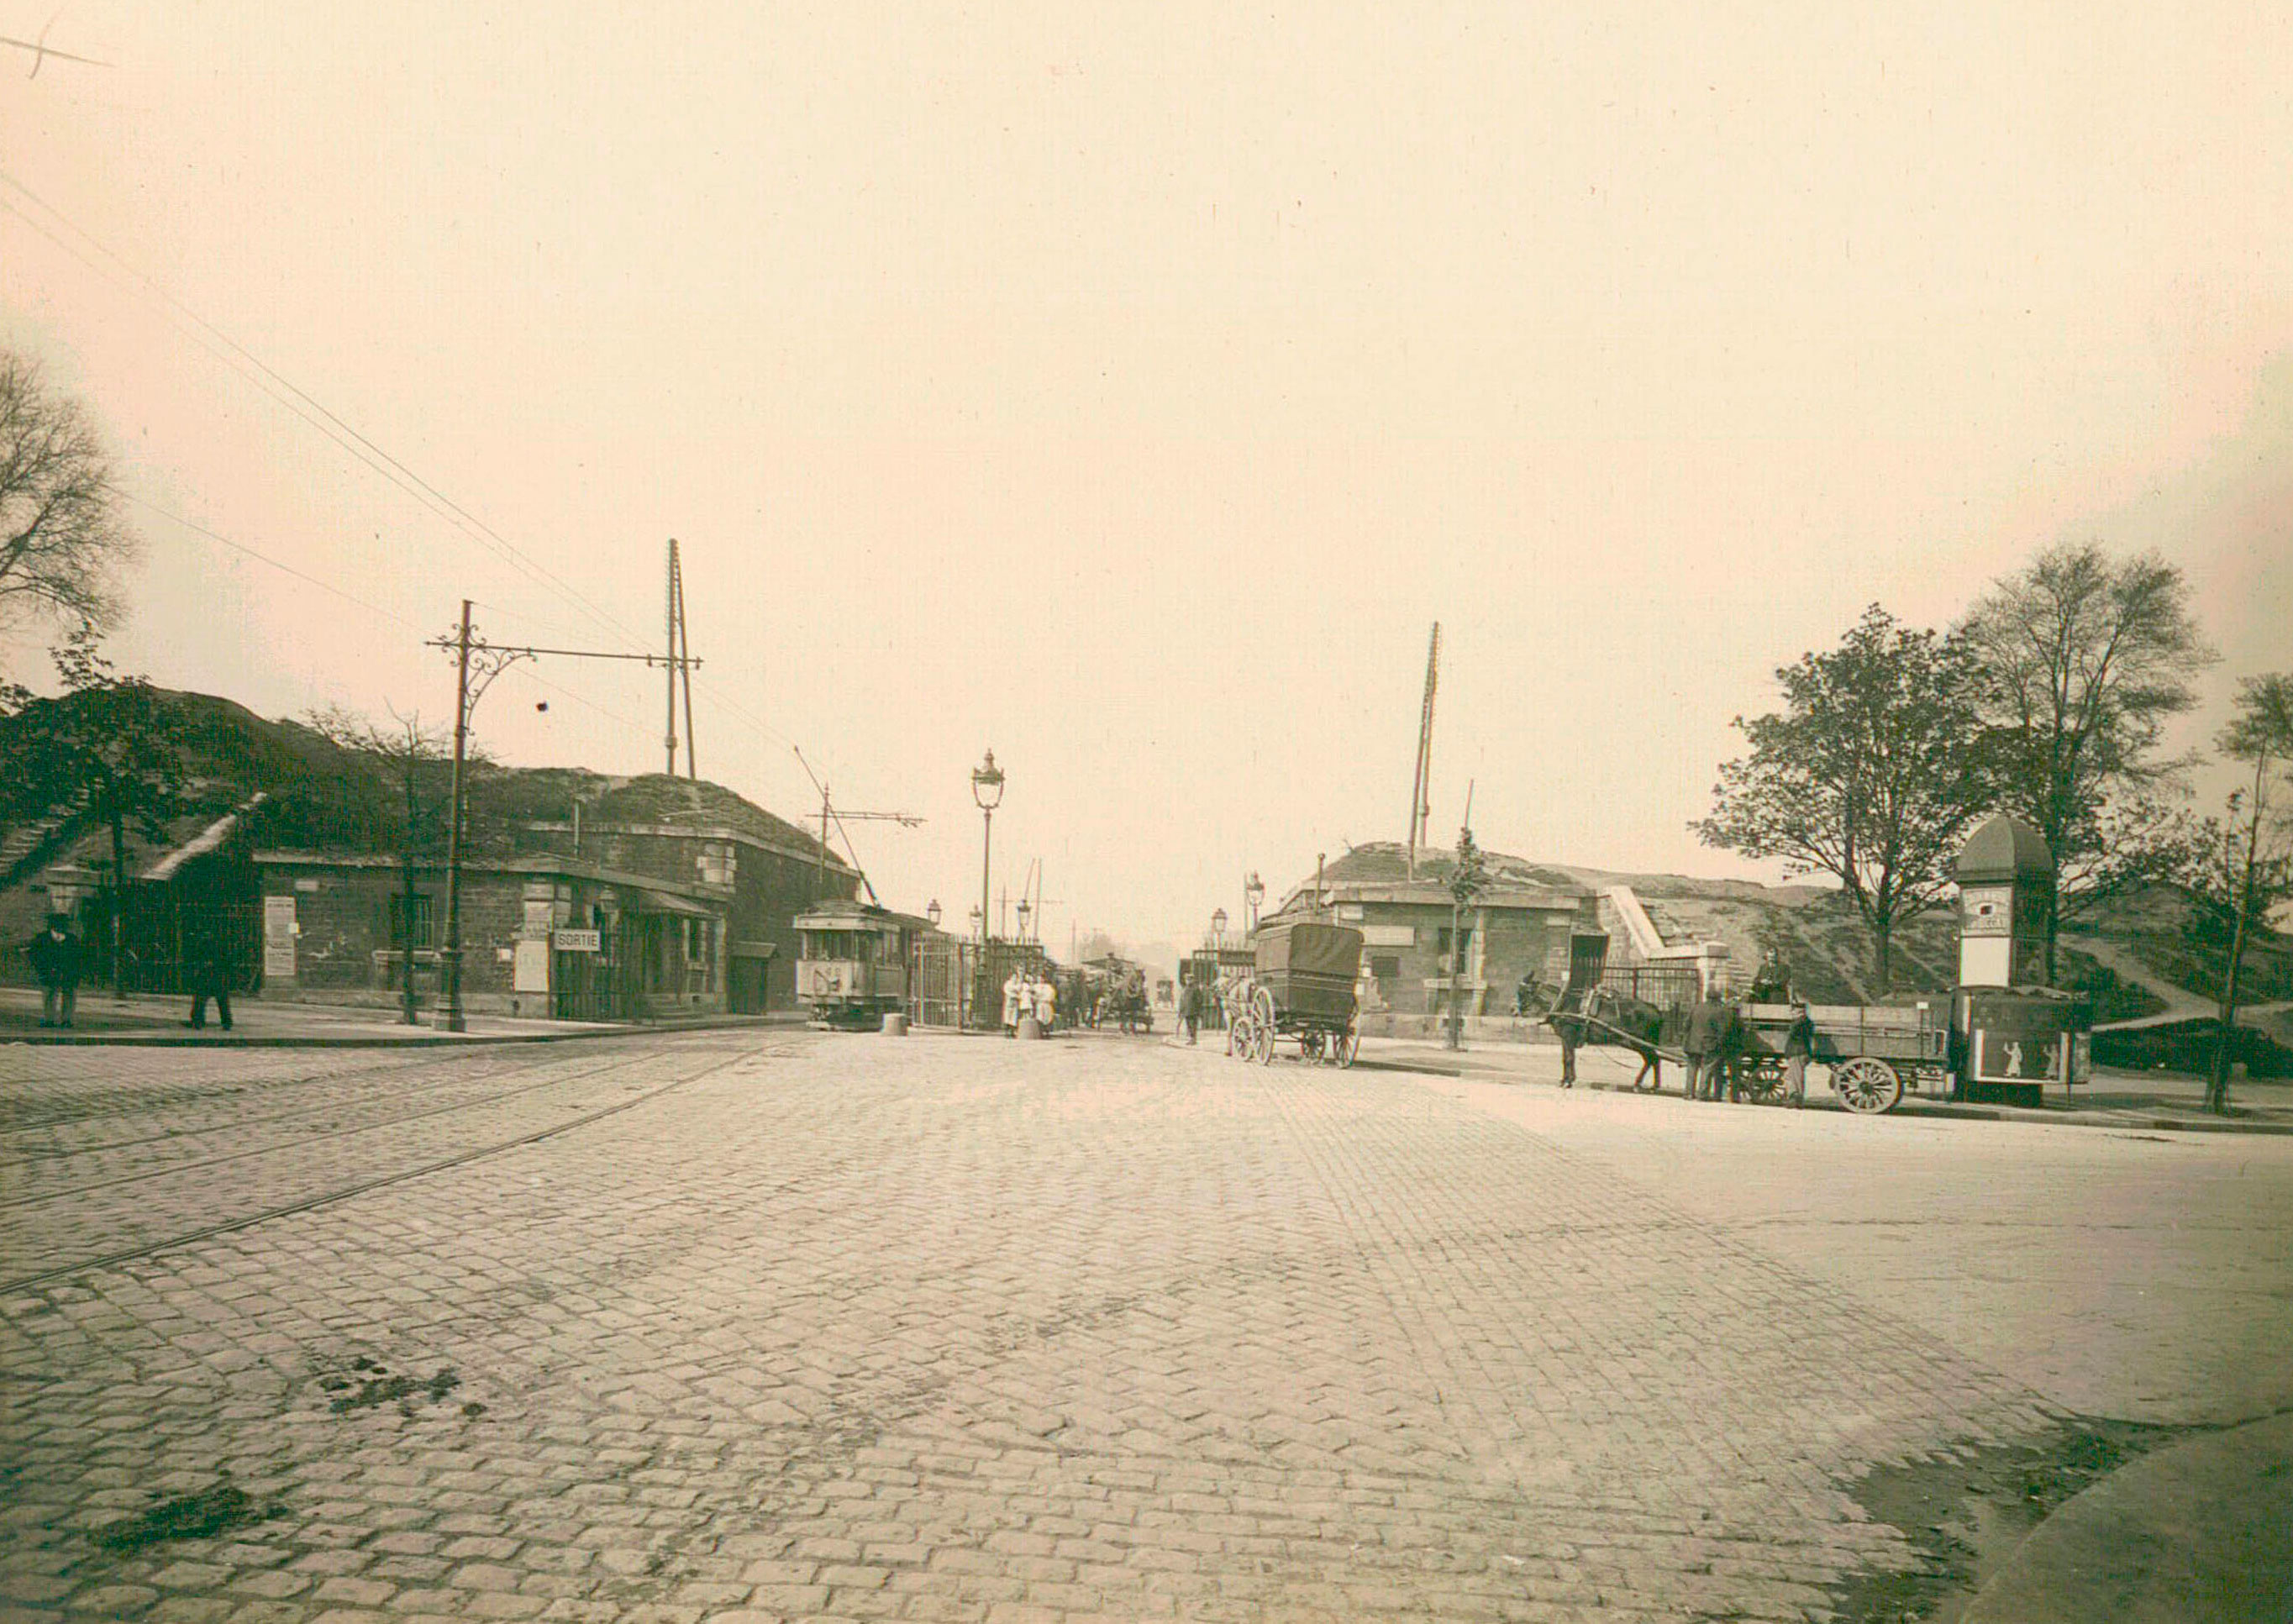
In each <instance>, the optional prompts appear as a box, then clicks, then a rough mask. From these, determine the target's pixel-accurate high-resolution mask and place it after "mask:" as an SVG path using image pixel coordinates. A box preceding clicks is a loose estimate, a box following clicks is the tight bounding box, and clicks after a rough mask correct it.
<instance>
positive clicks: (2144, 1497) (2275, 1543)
mask: <svg viewBox="0 0 2293 1624" xmlns="http://www.w3.org/2000/svg"><path fill="white" fill-rule="evenodd" d="M2097 1619H2108V1620H2113V1621H2114V1624H2169V1621H2170V1624H2182V1621H2183V1620H2202V1621H2203V1624H2248V1621H2250V1624H2261V1621H2262V1620H2269V1621H2270V1624H2276V1621H2277V1620H2285V1619H2293V1415H2281V1416H2272V1417H2269V1418H2266V1419H2264V1420H2259V1421H2254V1422H2250V1423H2248V1425H2246V1426H2235V1427H2231V1428H2230V1429H2228V1430H2227V1431H2225V1432H2217V1433H2208V1434H2203V1435H2202V1436H2200V1437H2195V1438H2189V1439H2185V1440H2184V1441H2183V1442H2180V1443H2176V1444H2174V1445H2172V1446H2170V1447H2168V1448H2166V1449H2162V1450H2158V1451H2157V1452H2156V1453H2155V1454H2151V1455H2145V1456H2143V1458H2141V1459H2139V1460H2135V1461H2131V1462H2129V1463H2128V1464H2127V1465H2126V1466H2120V1467H2119V1469H2118V1470H2117V1471H2115V1472H2113V1473H2111V1475H2109V1476H2108V1477H2105V1478H2103V1480H2102V1481H2101V1482H2100V1483H2096V1484H2094V1487H2092V1488H2091V1489H2088V1490H2087V1491H2086V1492H2085V1493H2083V1494H2081V1495H2079V1496H2078V1498H2077V1499H2072V1500H2070V1501H2069V1502H2067V1503H2066V1504H2064V1505H2063V1506H2062V1507H2060V1508H2059V1509H2057V1510H2056V1511H2055V1512H2054V1515H2052V1516H2050V1517H2048V1518H2047V1519H2046V1521H2045V1522H2043V1523H2040V1524H2038V1527H2037V1528H2035V1529H2033V1530H2032V1531H2031V1532H2030V1538H2029V1539H2025V1540H2024V1541H2023V1542H2022V1547H2021V1548H2020V1549H2019V1550H2017V1551H2016V1552H2015V1553H2014V1554H2013V1556H2011V1557H2010V1558H2008V1560H2007V1563H2006V1565H2005V1567H2004V1568H2002V1569H2001V1570H2000V1571H1998V1572H1997V1574H1996V1575H1994V1576H1993V1577H1992V1578H1991V1580H1990V1581H1989V1583H1988V1584H1986V1585H1984V1586H1983V1587H1982V1588H1981V1591H1979V1592H1978V1593H1977V1594H1976V1595H1975V1596H1974V1598H1973V1600H1972V1601H1971V1602H1969V1603H1968V1604H1967V1605H1966V1609H1965V1612H1962V1613H1961V1614H1960V1615H1959V1620H1960V1624H2087V1621H2088V1620H2097Z"/></svg>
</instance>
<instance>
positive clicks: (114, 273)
mask: <svg viewBox="0 0 2293 1624" xmlns="http://www.w3.org/2000/svg"><path fill="white" fill-rule="evenodd" d="M0 185H4V186H6V187H8V188H9V189H10V190H13V191H15V192H17V193H19V194H20V195H21V196H22V197H24V198H28V199H30V201H31V202H32V203H33V204H34V205H36V206H38V207H39V208H41V209H42V210H44V211H45V212H46V213H47V214H50V215H52V216H53V217H54V218H55V219H56V220H57V221H59V222H61V223H62V224H63V226H64V227H65V228H66V229H67V230H70V231H71V232H72V233H73V234H74V235H75V236H77V237H78V238H81V239H83V240H84V241H85V243H87V244H88V246H90V247H92V248H93V249H94V250H95V251H96V252H97V253H98V254H100V255H103V257H104V258H105V259H108V260H109V261H110V262H111V263H112V265H113V266H115V267H117V269H116V270H114V269H109V268H107V267H105V266H103V265H101V264H98V263H96V262H95V261H93V260H92V259H90V258H89V257H88V256H87V255H86V254H85V253H84V252H82V251H81V250H80V249H79V248H78V247H77V246H75V245H73V244H71V243H69V242H67V241H65V240H64V239H63V238H61V237H59V236H58V235H57V234H56V233H55V232H54V231H53V230H51V229H50V228H49V227H48V225H47V224H46V223H45V222H43V221H41V220H39V219H37V218H36V217H35V216H33V215H31V214H28V213H26V212H25V211H24V210H23V209H22V208H21V207H20V206H17V205H16V204H14V203H12V202H11V201H9V200H8V199H7V198H0V209H4V210H6V211H7V212H8V213H9V214H13V215H14V216H15V217H16V218H17V219H19V220H20V221H22V222H24V223H25V224H26V225H28V226H29V227H31V228H32V230H35V231H37V232H38V233H39V234H40V235H41V236H43V237H45V238H47V239H48V241H50V242H51V243H53V244H54V245H55V246H57V247H59V248H61V249H62V250H63V251H64V252H65V253H66V254H69V255H71V256H72V257H73V258H74V259H76V260H77V261H78V262H79V263H81V264H83V265H85V266H86V267H87V268H88V269H89V270H91V271H95V272H96V273H97V274H99V275H101V276H106V277H109V278H112V279H115V280H117V279H121V278H122V277H123V276H124V277H126V278H128V279H133V280H134V282H137V283H141V284H142V290H143V291H144V292H145V293H146V294H148V295H150V297H153V298H156V299H157V300H158V301H159V302H160V303H162V304H163V305H165V306H166V308H167V309H169V310H170V311H174V313H175V314H176V315H177V316H178V317H179V318H181V319H182V320H184V321H188V322H189V323H190V324H191V325H192V327H195V328H197V329H198V330H197V331H194V332H192V333H191V334H190V336H191V338H192V340H193V342H195V343H198V344H199V346H200V347H201V348H202V349H204V350H206V351H207V352H208V353H209V354H210V355H213V356H214V357H215V359H216V360H220V361H222V362H223V364H224V365H225V366H227V367H229V368H231V369H232V370H233V371H235V372H237V373H239V376H242V377H244V378H246V379H247V381H249V382H250V383H252V384H255V386H256V388H258V389H260V390H261V391H262V392H263V393H264V394H266V395H268V396H270V398H271V400H275V401H277V402H278V403H279V404H280V405H281V406H283V407H285V408H287V409H288V411H290V412H293V413H294V414H295V415H296V416H298V417H300V418H302V419H303V421H304V423H306V424H309V425H310V426H311V427H312V428H313V429H316V430H317V431H318V432H320V433H321V434H323V435H325V436H326V437H327V438H328V439H329V440H333V441H334V442H335V443H336V445H338V446H340V447H341V448H343V449H344V450H345V451H348V452H350V453H351V455H352V456H355V457H356V458H357V459H358V460H359V461H361V462H362V463H364V464H365V465H367V466H368V467H369V468H370V469H372V470H373V471H374V472H375V473H378V474H380V475H381V476H382V477H383V478H384V479H385V480H386V481H389V482H390V483H391V484H393V485H395V486H396V487H397V488H398V489H400V490H401V491H402V492H404V493H405V494H406V495H407V496H409V497H413V498H414V499H415V500H416V501H417V502H418V503H420V504H421V505H424V506H425V507H427V508H429V509H430V511H431V512H432V513H435V514H437V515H438V516H439V517H440V518H442V519H444V520H445V521H447V522H448V523H450V524H452V525H453V526H454V527H455V528H456V529H459V530H461V531H462V532H463V533H464V534H465V535H466V536H468V537H470V538H471V539H473V540H474V541H477V542H478V543H479V544H480V545H483V546H485V547H487V548H488V549H489V550H490V551H491V552H493V553H495V554H496V555H497V556H498V557H500V558H502V559H503V560H504V561H505V562H508V563H510V564H512V565H513V566H514V567H515V568H516V569H518V570H520V571H522V572H523V574H524V575H525V576H526V577H527V578H529V579H531V580H532V581H533V582H535V584H537V585H539V586H545V587H547V588H548V589H550V590H551V591H554V592H555V593H556V594H559V595H560V596H562V597H563V598H564V599H565V600H566V601H567V602H570V603H571V604H573V605H574V606H575V607H577V608H579V609H580V610H582V611H583V612H584V613H586V614H587V615H588V616H589V617H590V618H592V619H595V620H596V621H597V622H598V624H599V625H601V626H605V627H607V628H608V629H610V630H611V631H612V632H613V633H615V634H617V635H619V636H620V637H621V638H622V639H623V640H625V641H626V642H628V643H630V644H631V645H632V646H633V647H636V648H643V647H644V640H643V639H642V638H640V637H638V636H637V635H636V634H635V633H634V632H632V631H630V630H629V628H628V626H625V625H623V624H622V623H621V622H620V621H619V620H616V619H615V618H613V617H612V615H611V614H610V613H608V612H607V611H606V610H603V609H601V608H599V607H598V606H597V605H596V603H595V602H592V601H591V600H590V599H589V598H587V596H585V595H583V594H582V593H581V592H580V591H579V590H578V589H577V588H575V587H574V586H572V585H571V584H570V583H569V582H567V581H566V580H564V579H563V578H562V577H560V576H558V575H556V574H555V572H553V571H552V570H549V569H548V568H547V566H545V565H543V564H540V563H539V562H535V561H534V560H533V559H531V558H530V557H528V556H527V555H526V554H525V553H524V552H523V550H521V549H520V548H519V547H518V546H517V545H515V543H513V542H511V541H510V540H509V539H508V538H507V537H504V536H503V535H501V534H500V532H498V530H496V529H494V528H493V527H492V526H491V525H489V524H488V523H486V522H485V521H483V520H482V519H480V518H478V517H477V516H476V515H475V514H474V513H470V512H469V510H468V509H466V508H465V507H463V506H462V505H461V504H459V503H458V502H456V501H455V500H454V499H453V498H452V497H449V496H447V495H446V494H445V493H444V492H443V491H441V490H439V489H437V487H435V486H433V485H432V484H431V483H430V482H429V481H427V480H425V479H424V478H423V477H422V476H421V475H420V474H418V473H416V472H415V471H414V470H413V469H411V468H409V466H407V465H406V464H405V463H403V462H401V460H400V459H399V458H398V457H396V456H393V455H392V454H391V453H390V452H389V451H387V450H385V449H384V448H382V447H381V446H379V445H377V444H376V443H375V442H374V441H373V440H370V439H369V438H368V437H367V436H366V435H365V434H363V433H361V432H360V431H359V430H358V429H356V428H355V427H353V426H352V425H351V424H348V423H346V422H344V420H343V419H342V418H341V417H340V416H336V413H335V412H334V411H333V410H331V409H330V408H328V407H327V406H326V404H325V403H324V402H322V401H320V400H318V399H317V398H315V397H314V396H312V394H310V393H309V392H307V391H305V390H304V389H303V388H302V387H301V386H300V385H298V384H296V383H295V382H294V381H293V380H292V379H290V378H288V377H287V376H285V375H284V374H282V373H280V371H278V369H277V368H273V367H271V365H270V364H269V363H268V362H266V361H264V360H263V358H262V357H260V356H258V355H256V354H255V352H254V351H251V350H249V349H247V347H246V346H245V345H244V344H242V343H239V341H238V340H237V339H234V338H233V337H231V335H230V334H228V333H226V332H224V331H223V329H222V328H221V327H216V326H215V324H214V323H213V322H211V321H209V320H207V319H206V318H205V317H203V316H201V315H200V314H199V312H198V311H195V310H193V309H191V308H190V306H189V305H187V304H185V303H183V302H182V300H180V299H178V298H176V297H175V296H174V295H173V294H171V293H169V292H168V291H167V289H166V287H164V286H162V285H161V284H160V283H159V282H158V280H157V279H154V278H152V277H150V275H148V274H146V273H145V272H144V271H141V270H139V269H137V268H136V266H135V265H134V264H133V263H131V262H129V261H128V260H127V259H126V258H125V257H124V256H123V255H120V254H118V253H117V251H115V250H114V249H112V248H111V247H109V246H107V245H106V244H105V243H104V242H103V240H102V239H101V238H98V237H97V236H96V235H95V234H94V233H93V232H92V231H89V230H87V229H86V228H85V227H84V226H81V225H80V224H78V223H77V222H76V221H74V220H73V219H72V218H71V216H70V215H69V214H65V213H64V212H63V211H62V210H61V209H60V208H58V207H56V206H55V205H53V203H50V202H48V201H47V199H46V198H43V197H41V196H40V195H39V193H37V192H36V191H34V190H32V189H31V188H30V187H28V186H27V185H25V184H24V183H23V182H21V181H20V180H18V179H16V177H15V176H14V175H12V174H9V173H8V172H7V171H6V170H5V169H0ZM210 338H211V339H212V342H210ZM218 345H220V346H222V347H221V348H218V347H217V346H218ZM250 368H252V369H253V370H249V369H250ZM282 391H283V393H282ZM314 414H315V415H314Z"/></svg>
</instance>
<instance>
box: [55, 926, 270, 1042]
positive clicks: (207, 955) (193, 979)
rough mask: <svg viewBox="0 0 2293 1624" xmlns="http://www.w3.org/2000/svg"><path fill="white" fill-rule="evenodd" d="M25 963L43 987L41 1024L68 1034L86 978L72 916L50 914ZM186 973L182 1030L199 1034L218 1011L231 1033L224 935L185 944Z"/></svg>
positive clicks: (83, 949)
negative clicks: (187, 1004)
mask: <svg viewBox="0 0 2293 1624" xmlns="http://www.w3.org/2000/svg"><path fill="white" fill-rule="evenodd" d="M24 957H25V958H26V959H27V960H28V961H29V962H30V964H31V966H32V976H33V979H34V980H36V981H37V982H39V983H40V1024H41V1025H42V1026H49V1027H62V1028H69V1027H70V1026H71V1024H72V1021H73V1017H74V1016H75V1015H77V1014H78V1011H79V984H80V982H81V981H82V980H83V979H85V975H86V974H87V944H86V943H85V941H82V940H81V939H80V938H79V937H78V936H77V935H75V934H74V933H72V928H71V916H70V915H69V914H68V913H51V914H50V915H49V916H48V923H47V928H46V929H45V930H43V931H42V932H40V933H39V934H38V935H36V936H35V937H33V938H32V940H31V941H29V942H28V943H26V944H25V948H24ZM183 971H184V975H185V979H186V980H187V981H188V982H190V989H191V1013H190V1017H189V1018H188V1019H187V1020H185V1021H184V1022H183V1024H184V1025H185V1026H188V1027H190V1028H191V1029H192V1030H194V1031H197V1030H200V1029H202V1028H204V1027H205V1026H206V1025H207V1006H209V1005H213V1006H215V1018H216V1022H217V1024H219V1025H220V1026H221V1027H222V1028H223V1030H225V1031H229V1030H231V954H230V952H229V951H228V950H227V949H225V947H224V945H223V939H222V936H221V934H220V933H218V932H216V931H215V930H211V929H210V930H201V931H197V932H193V933H190V934H189V935H187V936H186V937H185V939H184V941H183Z"/></svg>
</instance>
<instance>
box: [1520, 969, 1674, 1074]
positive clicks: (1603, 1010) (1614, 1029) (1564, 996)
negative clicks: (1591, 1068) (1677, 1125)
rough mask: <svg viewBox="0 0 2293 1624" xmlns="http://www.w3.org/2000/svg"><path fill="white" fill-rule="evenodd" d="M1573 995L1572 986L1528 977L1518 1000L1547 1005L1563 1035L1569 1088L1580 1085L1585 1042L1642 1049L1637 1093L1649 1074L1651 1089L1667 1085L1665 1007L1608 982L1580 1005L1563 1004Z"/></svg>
mask: <svg viewBox="0 0 2293 1624" xmlns="http://www.w3.org/2000/svg"><path fill="white" fill-rule="evenodd" d="M1569 1001H1570V1000H1569V999H1568V993H1567V990H1566V989H1563V988H1560V987H1554V986H1552V985H1551V984H1550V983H1547V982H1523V984H1522V986H1521V989H1520V994H1519V1000H1518V1003H1519V1008H1520V1011H1521V1013H1522V1014H1532V1013H1536V1012H1538V1011H1540V1010H1541V1011H1542V1013H1541V1014H1538V1015H1537V1018H1538V1020H1539V1021H1540V1022H1542V1023H1543V1024H1544V1025H1546V1026H1549V1027H1551V1028H1552V1031H1553V1035H1554V1036H1555V1037H1557V1038H1560V1086H1561V1087H1563V1088H1572V1087H1576V1050H1577V1048H1578V1046H1580V1045H1589V1046H1592V1047H1596V1048H1603V1047H1604V1048H1618V1049H1630V1050H1631V1051H1632V1052H1633V1054H1637V1055H1639V1056H1640V1060H1641V1069H1640V1071H1638V1072H1637V1073H1635V1074H1634V1076H1633V1093H1634V1094H1638V1093H1639V1092H1640V1089H1641V1082H1642V1081H1643V1080H1646V1081H1647V1082H1648V1084H1649V1088H1650V1089H1651V1090H1657V1091H1660V1090H1661V1089H1662V1088H1663V1087H1664V1054H1663V1051H1662V1050H1660V1049H1659V1048H1657V1037H1658V1035H1659V1034H1660V1033H1661V1032H1662V1030H1664V1011H1662V1010H1661V1009H1658V1008H1657V1006H1655V1005H1653V1004H1648V1003H1643V1002H1642V1001H1641V1000H1640V999H1639V998H1626V997H1625V995H1624V994H1622V993H1620V992H1617V991H1616V990H1614V989H1612V988H1608V987H1594V988H1592V989H1591V990H1588V991H1586V992H1585V993H1584V994H1583V995H1582V996H1581V998H1580V999H1579V1000H1578V1001H1577V1006H1576V1008H1574V1009H1568V1008H1564V1007H1563V1005H1565V1004H1567V1003H1568V1002H1569Z"/></svg>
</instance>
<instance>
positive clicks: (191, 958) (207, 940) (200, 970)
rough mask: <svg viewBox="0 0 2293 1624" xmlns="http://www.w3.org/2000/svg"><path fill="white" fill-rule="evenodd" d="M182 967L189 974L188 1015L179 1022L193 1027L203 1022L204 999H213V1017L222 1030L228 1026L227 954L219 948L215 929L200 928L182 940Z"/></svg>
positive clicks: (229, 973) (200, 1025) (229, 1001)
mask: <svg viewBox="0 0 2293 1624" xmlns="http://www.w3.org/2000/svg"><path fill="white" fill-rule="evenodd" d="M185 949H186V963H185V966H184V967H185V968H186V969H188V970H189V971H190V978H191V1018H190V1020H188V1021H186V1022H183V1024H184V1025H186V1026H188V1027H190V1028H191V1029H192V1030H194V1031H197V1030H200V1029H201V1028H204V1027H205V1026H206V1025H207V1001H208V1000H209V999H211V998H212V999H213V1000H214V1001H215V1017H216V1019H217V1021H219V1022H221V1024H222V1026H223V1030H225V1031H229V1030H231V956H230V954H229V953H227V952H226V951H225V950H224V949H223V936H222V933H220V932H219V931H213V930H207V931H201V932H200V933H199V934H198V935H196V936H194V937H192V938H191V939H190V941H189V942H187V943H186V944H185Z"/></svg>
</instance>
